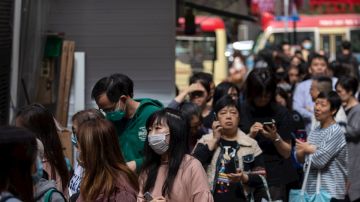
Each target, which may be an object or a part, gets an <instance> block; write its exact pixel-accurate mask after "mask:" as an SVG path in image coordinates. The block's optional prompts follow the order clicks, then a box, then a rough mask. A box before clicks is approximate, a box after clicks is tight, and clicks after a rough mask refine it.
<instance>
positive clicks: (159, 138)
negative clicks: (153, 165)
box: [148, 133, 169, 155]
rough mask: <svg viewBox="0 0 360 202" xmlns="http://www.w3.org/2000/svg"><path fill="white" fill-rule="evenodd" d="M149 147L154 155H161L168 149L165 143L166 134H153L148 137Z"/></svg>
mask: <svg viewBox="0 0 360 202" xmlns="http://www.w3.org/2000/svg"><path fill="white" fill-rule="evenodd" d="M148 141H149V146H150V147H151V148H152V149H153V150H154V152H155V153H157V154H159V155H162V154H164V153H165V152H166V151H167V150H168V149H169V144H168V143H167V142H166V134H165V133H160V134H154V135H149V136H148Z"/></svg>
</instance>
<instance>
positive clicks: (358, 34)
mask: <svg viewBox="0 0 360 202" xmlns="http://www.w3.org/2000/svg"><path fill="white" fill-rule="evenodd" d="M350 41H351V48H352V51H353V52H354V53H360V30H351V31H350Z"/></svg>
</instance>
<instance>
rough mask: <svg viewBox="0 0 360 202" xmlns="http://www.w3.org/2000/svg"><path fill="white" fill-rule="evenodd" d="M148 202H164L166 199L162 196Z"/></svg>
mask: <svg viewBox="0 0 360 202" xmlns="http://www.w3.org/2000/svg"><path fill="white" fill-rule="evenodd" d="M150 202H166V199H165V198H164V197H163V196H158V197H155V198H154V199H153V200H151V201H150Z"/></svg>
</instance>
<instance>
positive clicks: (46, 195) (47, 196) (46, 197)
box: [36, 187, 65, 202]
mask: <svg viewBox="0 0 360 202" xmlns="http://www.w3.org/2000/svg"><path fill="white" fill-rule="evenodd" d="M54 192H56V193H59V194H60V195H61V197H62V198H63V199H64V201H65V197H64V195H63V194H62V193H61V192H59V191H58V190H57V189H56V188H54V187H51V188H49V189H48V190H46V192H45V193H44V194H43V195H41V196H38V197H37V199H36V200H39V199H40V198H41V197H42V196H44V202H51V197H52V194H53V193H54Z"/></svg>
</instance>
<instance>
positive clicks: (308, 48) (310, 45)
mask: <svg viewBox="0 0 360 202" xmlns="http://www.w3.org/2000/svg"><path fill="white" fill-rule="evenodd" d="M303 46H304V48H305V49H307V50H310V49H311V47H312V44H311V43H304V44H303Z"/></svg>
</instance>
